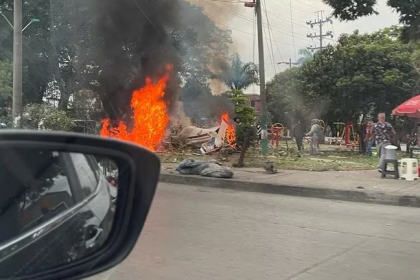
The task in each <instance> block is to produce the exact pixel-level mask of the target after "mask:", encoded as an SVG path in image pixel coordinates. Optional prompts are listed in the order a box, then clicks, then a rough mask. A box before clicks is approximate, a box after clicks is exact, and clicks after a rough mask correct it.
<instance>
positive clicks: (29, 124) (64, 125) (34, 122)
mask: <svg viewBox="0 0 420 280" xmlns="http://www.w3.org/2000/svg"><path fill="white" fill-rule="evenodd" d="M73 127H74V121H73V119H71V118H69V117H68V116H67V115H66V112H64V111H61V110H58V109H56V108H52V107H49V106H47V105H45V104H28V105H26V106H25V107H24V109H23V114H22V128H24V129H42V130H44V129H45V130H63V131H70V130H71V129H72V128H73Z"/></svg>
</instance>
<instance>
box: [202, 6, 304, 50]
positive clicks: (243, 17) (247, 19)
mask: <svg viewBox="0 0 420 280" xmlns="http://www.w3.org/2000/svg"><path fill="white" fill-rule="evenodd" d="M207 1H209V0H202V2H203V3H206V4H208V5H210V6H213V7H216V8H218V9H220V10H221V11H223V12H225V13H229V14H232V15H234V16H236V17H238V18H241V19H244V20H246V21H249V22H253V20H252V19H250V18H248V17H246V16H244V15H241V14H238V13H236V12H234V11H232V10H230V9H226V8H225V7H221V6H219V5H216V4H214V3H209V2H207ZM263 27H265V28H267V24H263ZM271 29H272V30H273V31H276V32H278V33H281V34H285V35H288V36H292V35H291V34H290V33H287V32H285V31H282V30H280V29H277V28H273V27H271ZM295 37H296V38H297V39H300V40H302V41H306V42H308V41H309V40H308V39H307V38H304V37H300V36H296V35H295Z"/></svg>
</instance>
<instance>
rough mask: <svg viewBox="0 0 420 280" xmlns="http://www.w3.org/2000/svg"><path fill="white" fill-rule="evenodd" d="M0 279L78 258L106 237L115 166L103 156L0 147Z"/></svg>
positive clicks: (111, 212)
mask: <svg viewBox="0 0 420 280" xmlns="http://www.w3.org/2000/svg"><path fill="white" fill-rule="evenodd" d="M0 189H1V191H0V278H1V279H3V278H7V279H14V278H15V277H19V276H23V275H30V274H33V273H38V272H42V271H45V270H47V269H50V268H53V267H57V266H60V265H62V264H66V263H69V262H73V261H76V260H78V259H81V258H84V257H86V256H88V255H90V254H92V253H93V252H95V251H96V250H98V249H100V248H101V247H102V246H103V245H104V243H105V241H106V240H107V238H108V237H109V234H110V231H111V228H112V224H113V219H114V213H115V203H116V199H117V193H118V168H117V165H116V163H115V162H114V161H113V160H111V159H110V158H106V157H103V156H97V155H91V154H81V153H70V152H59V151H51V150H39V149H37V150H35V149H31V148H19V149H17V148H12V149H11V148H10V147H9V148H7V149H5V148H0Z"/></svg>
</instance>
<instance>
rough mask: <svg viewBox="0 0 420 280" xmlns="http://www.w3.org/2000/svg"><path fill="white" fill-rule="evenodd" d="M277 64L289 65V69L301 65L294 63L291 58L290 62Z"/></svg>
mask: <svg viewBox="0 0 420 280" xmlns="http://www.w3.org/2000/svg"><path fill="white" fill-rule="evenodd" d="M277 64H287V65H289V69H292V65H299V63H296V62H292V59H291V58H289V62H285V61H280V62H278V63H277Z"/></svg>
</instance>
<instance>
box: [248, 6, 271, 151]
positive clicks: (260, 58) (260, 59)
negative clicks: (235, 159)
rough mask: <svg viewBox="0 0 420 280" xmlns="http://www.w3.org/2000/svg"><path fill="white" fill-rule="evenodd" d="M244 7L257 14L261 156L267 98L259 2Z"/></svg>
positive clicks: (266, 142)
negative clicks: (253, 10) (253, 9)
mask: <svg viewBox="0 0 420 280" xmlns="http://www.w3.org/2000/svg"><path fill="white" fill-rule="evenodd" d="M245 7H248V8H255V13H256V14H257V31H258V64H259V72H260V103H261V152H262V154H263V155H266V154H267V153H268V139H267V138H268V137H267V136H268V132H267V96H266V92H265V71H264V41H263V40H264V39H263V26H262V14H261V0H253V1H252V2H246V3H245Z"/></svg>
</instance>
